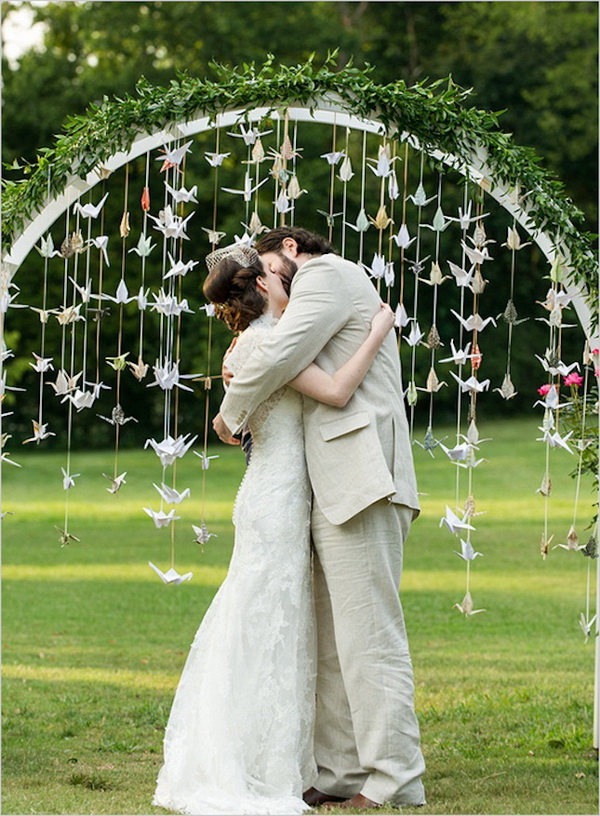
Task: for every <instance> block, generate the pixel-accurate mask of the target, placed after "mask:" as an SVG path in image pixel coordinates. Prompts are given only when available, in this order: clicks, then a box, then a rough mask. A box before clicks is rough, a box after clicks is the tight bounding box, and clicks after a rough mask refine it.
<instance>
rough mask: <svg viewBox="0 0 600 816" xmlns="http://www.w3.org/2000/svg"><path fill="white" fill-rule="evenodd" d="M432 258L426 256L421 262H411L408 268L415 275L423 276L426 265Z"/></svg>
mask: <svg viewBox="0 0 600 816" xmlns="http://www.w3.org/2000/svg"><path fill="white" fill-rule="evenodd" d="M430 258H431V255H426V256H425V257H424V258H421V260H414V261H409V262H408V266H409V268H410V271H411V272H412V273H413V274H414V275H416V276H417V277H419V275H422V274H423V272H424V271H425V264H426V263H427V261H428V260H429V259H430Z"/></svg>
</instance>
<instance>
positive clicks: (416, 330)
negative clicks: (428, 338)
mask: <svg viewBox="0 0 600 816" xmlns="http://www.w3.org/2000/svg"><path fill="white" fill-rule="evenodd" d="M409 319H410V320H412V321H413V324H412V327H411V330H410V332H409V334H408V337H407V336H406V335H402V337H403V339H404V340H406V342H407V343H408V345H409V346H416V345H417V344H418V343H420V342H421V340H422V339H423V337H424V336H425V333H424V332H422V331H421V327H420V326H419V323H418V321H417V320H415V318H414V317H411V318H409Z"/></svg>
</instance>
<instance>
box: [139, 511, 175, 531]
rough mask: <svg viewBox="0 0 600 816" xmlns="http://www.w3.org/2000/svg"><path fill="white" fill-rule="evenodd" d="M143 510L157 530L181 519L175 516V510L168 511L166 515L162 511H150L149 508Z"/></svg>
mask: <svg viewBox="0 0 600 816" xmlns="http://www.w3.org/2000/svg"><path fill="white" fill-rule="evenodd" d="M143 509H144V512H146V513H147V514H148V515H149V516H150V518H151V519H152V521H153V522H154V524H155V526H156V527H158V528H159V529H160V528H161V527H168V526H169V524H170V523H171V522H172V521H175V520H176V519H179V518H181V516H176V515H175V510H169V512H168V513H165V511H164V510H152V508H151V507H144V508H143Z"/></svg>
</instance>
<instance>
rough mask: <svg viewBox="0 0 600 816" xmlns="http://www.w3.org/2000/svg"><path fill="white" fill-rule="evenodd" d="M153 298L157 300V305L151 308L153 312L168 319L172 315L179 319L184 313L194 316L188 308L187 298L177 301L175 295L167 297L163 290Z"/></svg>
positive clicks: (153, 295) (154, 304)
mask: <svg viewBox="0 0 600 816" xmlns="http://www.w3.org/2000/svg"><path fill="white" fill-rule="evenodd" d="M152 297H153V298H154V300H155V303H153V304H152V306H151V307H150V308H151V309H152V311H155V312H160V314H163V315H165V316H167V317H168V316H171V315H174V316H175V317H177V316H179V315H180V314H182V312H186V313H187V314H193V311H192V309H190V307H189V306H188V302H187V298H183V300H177V298H176V297H175V295H167V294H166V293H165V291H164V289H162V288H161V289H160V290H159V293H158V295H156V294H154V292H153V293H152Z"/></svg>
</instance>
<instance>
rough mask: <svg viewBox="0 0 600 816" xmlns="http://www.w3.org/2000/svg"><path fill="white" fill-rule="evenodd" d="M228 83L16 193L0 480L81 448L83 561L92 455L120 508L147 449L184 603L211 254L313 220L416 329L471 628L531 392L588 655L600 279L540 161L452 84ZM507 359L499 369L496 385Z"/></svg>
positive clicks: (143, 118) (89, 146) (158, 95)
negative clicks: (36, 454) (106, 449)
mask: <svg viewBox="0 0 600 816" xmlns="http://www.w3.org/2000/svg"><path fill="white" fill-rule="evenodd" d="M215 68H216V70H217V71H218V74H219V79H218V81H217V82H212V81H209V80H198V79H191V78H188V77H184V78H181V79H180V81H178V82H173V83H172V84H171V85H170V86H169V87H168V88H155V87H151V86H149V85H147V84H146V83H144V82H140V84H139V86H138V88H137V95H136V96H135V97H127V98H125V99H123V100H115V101H109V100H104V102H103V103H102V104H101V105H99V106H92V107H91V108H90V110H89V112H88V114H87V115H85V116H81V117H75V118H73V119H72V120H70V121H69V122H68V124H67V127H66V130H65V133H64V134H63V135H62V136H59V137H58V140H57V142H56V144H55V146H54V147H53V148H52V149H48V150H45V151H42V152H41V154H40V157H39V159H38V161H37V164H35V165H32V166H28V167H25V168H24V170H25V179H24V180H23V181H21V182H12V183H9V184H8V185H7V187H6V190H5V195H4V223H3V226H4V230H5V232H4V238H3V241H4V243H3V246H4V248H5V255H4V258H3V265H2V279H1V293H0V304H1V309H0V314H1V318H2V323H3V332H4V336H5V338H6V343H5V345H4V346H3V353H2V364H3V365H4V366H5V368H4V371H3V372H2V378H1V382H2V393H3V395H4V394H5V392H6V395H7V399H6V400H5V401H4V406H5V411H4V417H5V419H4V420H3V422H4V428H3V431H4V434H3V437H2V441H3V452H2V460H3V463H4V464H5V465H7V466H8V470H10V466H13V467H18V466H20V464H19V455H18V449H19V446H20V444H21V443H22V444H33V443H35V444H54V445H56V444H60V445H61V446H63V447H64V450H65V463H64V467H63V470H62V474H57V480H58V479H62V485H63V488H64V493H65V516H64V524H63V526H62V527H61V528H60V529H59V530H58V532H56V539H57V544H58V543H59V542H60V544H61V545H62V546H66V545H69V544H71V543H75V544H76V542H77V541H78V537H77V531H76V530H72V529H71V528H70V524H69V501H70V500H75V498H76V494H77V484H78V482H77V480H78V478H79V476H80V474H79V473H76V472H74V471H75V470H76V468H77V461H76V459H77V457H76V453H73V441H74V440H75V439H77V438H79V439H81V436H82V434H85V437H86V438H87V439H88V440H90V441H92V442H96V443H100V442H103V441H104V442H105V443H106V442H107V440H108V438H109V437H108V435H110V439H111V440H112V443H113V444H114V450H115V457H114V468H113V471H112V473H108V474H104V476H105V477H106V479H107V482H106V483H105V485H104V487H105V488H106V489H107V490H108V491H109V492H110V493H113V494H117V493H118V492H119V491H121V490H126V484H127V480H126V477H127V473H126V472H122V471H121V468H120V465H119V450H120V447H121V446H122V444H123V443H124V440H125V444H127V440H126V438H127V436H128V435H130V438H131V439H134V440H136V441H142V440H143V444H144V446H145V447H146V448H148V449H149V451H154V453H155V454H156V457H157V460H158V462H157V468H158V471H157V472H160V477H155V481H154V482H153V481H152V479H149V484H148V488H149V489H148V500H147V506H144V507H143V508H142V507H140V513H144V512H145V513H146V514H147V515H148V516H149V519H148V524H151V523H154V525H156V527H157V528H161V529H164V533H165V564H169V567H168V569H167V570H166V571H163V570H162V569H161V568H160V566H157V565H154V564H150V567H151V568H152V569H154V570H155V572H156V573H157V575H158V576H159V577H160V578H161V579H162V580H163V581H164V582H165V583H171V584H178V583H181V582H182V581H186V580H189V579H190V578H191V577H192V575H191V573H187V574H185V575H180V574H179V573H178V572H177V569H176V566H177V563H176V552H175V536H174V529H175V525H176V524H186V525H192V530H193V539H194V540H195V541H196V542H197V543H198V544H200V545H203V544H205V543H206V542H207V541H208V540H209V539H210V538H211V536H212V533H211V532H210V524H211V520H210V518H206V517H205V516H204V508H203V505H202V510H201V514H200V517H198V518H190V517H189V516H188V514H187V513H186V511H185V500H186V498H188V497H189V495H190V490H192V491H193V490H196V489H198V490H200V492H201V493H202V495H203V494H204V486H205V483H206V479H207V478H210V468H211V467H218V461H216V462H213V461H212V460H213V459H215V458H216V457H214V456H209V455H208V452H207V444H208V441H209V435H208V434H209V418H210V417H211V415H212V413H214V411H216V408H217V405H218V401H219V399H220V394H221V390H220V387H219V388H216V389H214V391H215V397H214V398H213V404H212V405H211V401H210V396H211V392H212V391H213V388H212V387H211V386H214V384H215V381H216V382H217V383H218V375H219V372H220V360H221V355H222V351H223V348H224V345H225V343H226V342H228V338H227V339H226V337H227V333H226V331H225V330H224V327H223V326H222V324H220V323H219V322H218V321H215V320H214V317H213V311H212V308H211V306H210V304H207V303H205V302H204V301H203V300H202V298H201V281H202V279H203V275H204V269H205V268H204V265H203V259H204V256H205V255H206V254H207V253H208V252H209V251H210V250H211V249H214V248H215V247H216V246H217V245H218V244H220V243H221V242H223V243H232V242H234V241H239V242H250V243H251V242H253V241H254V240H255V239H256V238H257V236H259V235H260V234H261V233H262V232H263V231H264V230H266V229H268V228H270V227H272V226H278V225H290V224H294V223H296V224H301V225H303V226H306V227H308V228H311V229H314V230H316V231H319V232H321V233H323V234H325V235H327V236H328V237H329V238H330V239H331V240H332V241H333V243H334V244H335V246H336V247H337V248H338V249H339V251H340V252H341V254H342V255H344V256H346V257H348V258H350V259H352V260H356V261H358V262H359V263H360V264H362V265H363V267H364V268H365V270H366V273H367V274H368V275H369V276H370V277H371V278H372V280H373V284H374V285H375V286H376V287H377V290H378V291H379V292H380V294H381V296H382V297H383V298H384V299H385V300H387V301H388V302H390V303H391V304H392V306H393V308H395V309H396V315H397V327H398V347H399V353H400V355H401V358H402V362H403V369H404V379H405V385H406V401H407V406H408V412H409V418H410V424H411V429H412V430H413V437H414V442H415V445H418V446H420V447H421V448H422V449H423V451H424V455H432V456H433V455H436V456H441V457H447V460H448V483H449V497H448V505H447V506H446V508H445V512H444V515H443V516H442V517H441V520H440V527H441V528H444V531H443V532H440V535H446V536H447V537H448V542H449V546H452V547H453V549H454V551H455V552H456V554H457V556H459V557H460V558H461V559H463V561H464V562H465V571H466V586H465V595H464V597H463V598H462V599H457V602H456V604H455V607H456V609H457V610H458V611H459V612H460V613H462V614H464V615H465V616H467V617H470V616H473V615H475V614H477V613H481V612H484V611H485V609H484V608H475V603H474V600H473V597H472V595H471V570H472V569H476V564H475V563H474V562H475V561H476V559H477V558H478V557H480V556H482V553H480V552H478V551H477V549H476V535H477V527H478V525H479V523H480V519H479V518H478V515H479V513H480V509H478V506H477V500H476V497H477V468H479V467H480V466H482V467H484V466H485V462H486V455H485V444H486V442H488V438H484V436H483V434H482V433H481V432H480V426H482V427H483V425H484V421H483V422H482V421H481V419H482V414H484V412H485V411H486V410H490V411H497V410H498V406H499V405H503V406H504V407H505V408H506V409H507V410H510V408H511V406H512V405H513V404H514V402H515V401H516V400H515V398H516V396H517V394H518V393H519V392H521V399H523V400H525V401H527V402H529V403H533V402H534V401H535V404H536V407H537V408H539V412H540V414H539V416H540V421H539V429H540V436H539V442H540V483H539V487H538V488H537V492H538V493H539V494H540V495H541V499H540V500H541V501H543V502H544V506H545V514H544V524H543V529H542V530H540V537H541V546H540V552H541V557H543V558H546V557H547V556H548V555H549V553H550V552H551V550H552V549H553V548H563V549H565V550H567V551H568V557H576V554H577V557H581V555H583V556H584V557H583V558H581V562H582V569H584V568H586V569H587V586H588V591H587V596H586V598H585V599H583V600H582V606H583V607H584V609H582V613H581V620H580V626H581V630H582V633H583V636H584V638H585V639H586V641H587V639H588V638H589V637H590V636H592V635H593V634H594V633H595V632H596V631H597V626H598V624H597V618H596V610H595V603H597V602H594V601H593V598H592V589H591V588H592V585H593V576H592V569H593V566H592V565H597V563H598V562H597V560H596V559H597V555H598V544H597V542H598V527H597V521H596V526H595V527H594V528H593V534H592V535H588V536H585V537H584V536H583V533H582V530H583V529H584V528H585V527H586V525H588V524H589V521H590V518H591V517H592V516H593V512H594V511H593V508H591V507H590V513H589V514H588V516H587V517H586V518H581V519H578V518H577V512H578V510H577V508H578V505H579V495H580V487H581V480H582V474H584V473H586V472H591V473H592V474H593V475H594V474H595V477H596V479H597V461H598V390H597V385H598V376H599V366H600V351H599V348H600V339H599V335H598V330H597V319H598V315H597V305H598V304H597V298H598V290H597V262H596V259H595V257H594V254H593V253H592V252H591V250H590V248H589V240H588V237H587V236H586V235H584V234H581V233H580V232H578V230H577V228H576V226H575V222H576V221H577V220H578V219H579V217H580V214H579V212H578V210H577V209H576V208H575V207H574V206H573V204H572V203H571V202H570V201H569V200H568V199H566V198H565V197H564V195H563V192H562V187H561V185H560V184H559V183H558V182H557V181H555V180H552V179H550V178H548V177H547V176H546V175H545V173H544V172H543V171H542V169H541V168H540V165H539V163H538V161H537V160H536V159H535V157H534V156H533V155H532V154H531V152H530V151H528V150H526V149H523V148H519V147H518V146H516V145H514V144H513V143H512V141H511V139H510V137H509V136H507V135H506V134H503V133H502V132H500V131H499V130H498V129H497V122H496V117H495V116H494V115H493V114H490V113H487V112H484V111H479V110H476V109H474V108H470V107H467V106H466V104H465V102H466V97H467V92H466V91H464V90H462V89H460V88H458V87H456V86H455V85H454V84H453V83H452V82H451V81H450V80H444V81H443V82H442V81H440V82H434V83H431V84H430V85H416V86H414V87H411V88H407V87H406V86H405V85H404V84H403V83H402V82H397V83H394V84H391V85H387V86H377V85H375V84H374V83H372V82H371V80H370V79H369V76H368V72H361V71H358V70H357V69H353V68H346V69H344V70H342V71H341V72H339V73H332V72H330V71H329V69H328V67H327V65H325V66H324V67H323V68H316V67H315V66H314V65H313V63H312V62H309V63H307V64H306V65H303V66H299V67H296V68H294V69H291V68H283V67H279V68H276V67H274V66H273V65H272V64H271V62H267V63H266V64H265V65H264V66H263V67H262V68H261V69H260V70H255V68H254V67H253V66H245V67H244V69H243V70H240V71H229V70H227V69H224V68H222V67H219V66H215ZM34 247H35V249H34ZM21 265H22V266H23V269H22V271H21V273H20V275H19V276H17V277H15V273H16V271H17V269H18V268H19V267H20V266H21ZM532 269H534V270H537V271H538V275H537V276H532V275H531V270H532ZM521 281H522V282H523V285H519V284H520V283H521ZM523 292H526V293H527V298H525V296H524V295H523V294H522V293H523ZM498 303H501V304H502V305H501V307H500V308H498V305H497V304H498ZM521 315H522V316H521ZM577 318H578V319H577ZM526 319H529V320H530V321H531V323H532V325H533V324H534V323H535V324H537V327H538V328H537V329H536V331H537V332H538V338H539V341H540V342H539V347H538V348H537V349H532V348H531V347H530V345H529V343H528V344H526V346H527V347H525V348H524V347H523V346H522V345H521V346H520V344H519V332H520V331H524V329H523V328H521V325H520V324H522V323H523V322H524V320H526ZM528 331H530V333H529V334H528V337H531V336H534V335H535V332H533V333H531V330H528ZM540 331H541V332H543V333H542V334H539V332H540ZM11 343H14V344H15V350H12V349H11V347H10V346H11ZM25 346H27V348H26V347H25ZM498 347H501V348H502V349H503V351H502V361H503V362H502V371H501V372H500V376H498V359H499V356H498V353H497V349H498ZM491 349H494V350H495V355H492V354H489V357H492V356H494V357H495V360H496V369H494V370H491V369H489V373H488V371H486V357H487V356H488V353H489V351H490V350H491ZM17 351H18V359H17V358H16V357H15V354H16V352H17ZM27 353H29V354H30V355H31V357H30V359H29V360H28V362H25V363H24V362H23V360H22V358H23V356H25V355H26V354H27ZM534 354H535V356H533V355H534ZM13 357H15V359H14V360H13ZM524 357H526V359H527V360H528V366H529V371H530V373H529V376H528V377H527V378H526V380H525V381H524V382H519V381H516V378H515V376H514V361H515V359H521V360H522V359H523V358H524ZM536 357H537V359H536ZM11 363H12V365H11ZM24 369H25V370H24ZM521 370H522V369H521ZM17 382H19V383H20V385H19V386H16V383H17ZM23 388H24V389H25V393H24V394H22V395H17V394H15V395H12V394H11V393H10V392H11V391H15V392H16V391H21V390H23ZM536 391H537V392H539V393H536ZM442 396H443V403H441V399H442ZM440 404H443V405H444V406H445V409H444V410H445V411H446V414H447V412H448V410H449V406H452V412H453V414H454V416H455V419H456V433H455V436H454V437H453V438H452V439H439V438H438V436H437V435H436V430H435V422H436V406H439V405H440ZM19 405H21V406H24V407H25V408H26V409H27V411H28V413H29V416H27V417H25V418H24V417H23V408H21V409H19V407H18V406H19ZM6 407H9V408H10V411H7V410H6ZM199 417H200V419H199ZM423 418H425V427H424V428H423V427H422V420H423ZM25 419H26V420H27V423H28V425H27V426H25ZM417 419H418V420H419V421H418V422H417V421H416V420H417ZM148 429H150V430H151V432H149V430H148ZM8 440H10V442H9V443H8V444H7V445H4V443H6V442H7V441H8ZM72 453H73V455H72ZM185 455H188V456H189V455H196V456H197V457H198V480H197V481H198V483H197V485H179V484H178V483H177V479H176V463H177V460H178V459H180V458H181V457H183V456H185ZM564 467H566V468H570V469H571V470H573V469H574V471H575V476H576V480H575V484H576V488H575V501H574V508H575V509H574V515H573V524H572V526H571V528H570V529H569V530H564V531H563V530H556V531H554V530H553V529H552V522H551V513H550V507H551V499H550V497H551V491H552V473H553V471H554V470H555V469H558V468H564ZM157 481H159V483H157ZM533 491H535V486H532V492H533ZM7 509H8V508H7ZM440 510H443V508H441V509H440ZM482 523H484V522H482ZM451 537H452V538H451ZM162 566H164V564H163V565H162Z"/></svg>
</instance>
